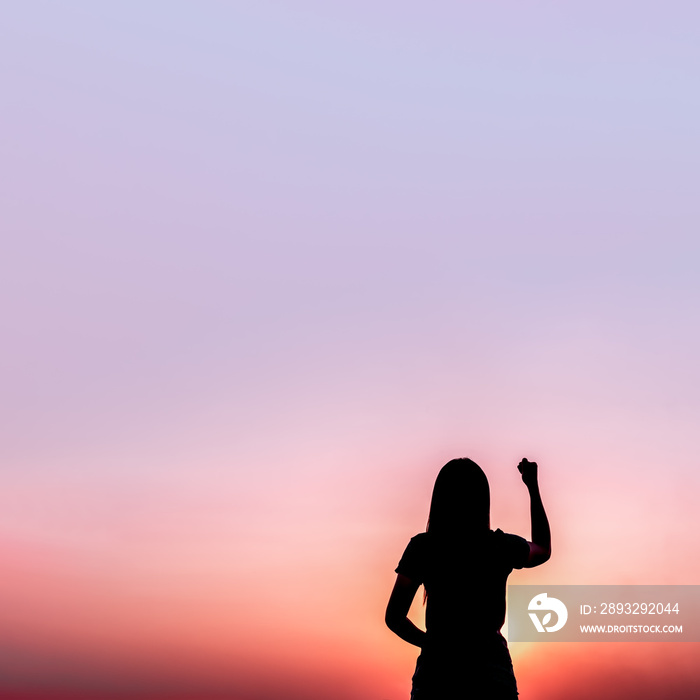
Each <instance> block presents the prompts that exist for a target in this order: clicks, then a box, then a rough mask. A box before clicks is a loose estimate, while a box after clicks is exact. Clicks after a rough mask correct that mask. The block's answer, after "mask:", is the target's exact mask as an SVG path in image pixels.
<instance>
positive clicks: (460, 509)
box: [426, 457, 491, 540]
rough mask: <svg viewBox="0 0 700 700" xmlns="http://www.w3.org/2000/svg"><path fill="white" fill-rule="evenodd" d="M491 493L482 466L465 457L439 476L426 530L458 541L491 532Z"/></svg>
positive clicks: (443, 469) (447, 467)
mask: <svg viewBox="0 0 700 700" xmlns="http://www.w3.org/2000/svg"><path fill="white" fill-rule="evenodd" d="M490 509H491V493H490V491H489V482H488V479H487V478H486V474H484V472H483V470H482V469H481V467H480V466H479V465H478V464H477V463H476V462H473V461H472V460H471V459H467V458H466V457H462V458H460V459H453V460H451V461H449V462H448V463H447V464H446V465H445V466H444V467H443V468H442V469H441V470H440V473H439V474H438V475H437V479H436V480H435V487H434V488H433V497H432V499H431V501H430V514H429V516H428V526H427V527H426V531H427V532H429V533H430V534H431V535H434V536H436V537H437V538H439V539H441V540H459V539H462V538H466V537H469V536H472V537H473V536H475V535H476V536H478V535H482V534H484V533H486V532H488V530H489V528H490V526H491V519H490V515H489V513H490Z"/></svg>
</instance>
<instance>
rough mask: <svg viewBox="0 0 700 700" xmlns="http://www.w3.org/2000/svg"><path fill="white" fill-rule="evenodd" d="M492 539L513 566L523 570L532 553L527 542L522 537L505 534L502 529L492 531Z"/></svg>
mask: <svg viewBox="0 0 700 700" xmlns="http://www.w3.org/2000/svg"><path fill="white" fill-rule="evenodd" d="M491 537H492V540H493V542H494V544H495V545H496V547H497V548H498V549H499V550H501V551H502V552H503V553H504V554H505V555H506V557H507V559H508V560H509V561H510V562H511V564H512V566H513V567H514V568H516V569H521V568H522V567H523V562H524V561H526V560H527V556H528V554H529V552H530V545H529V544H528V543H527V540H526V539H525V538H524V537H520V535H513V534H511V533H509V532H503V530H501V529H500V528H499V529H496V530H491Z"/></svg>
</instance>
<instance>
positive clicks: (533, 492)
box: [386, 459, 551, 700]
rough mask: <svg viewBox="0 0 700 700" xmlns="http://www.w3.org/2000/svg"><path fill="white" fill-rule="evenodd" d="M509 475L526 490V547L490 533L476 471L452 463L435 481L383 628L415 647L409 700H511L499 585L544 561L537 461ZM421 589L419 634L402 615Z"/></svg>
mask: <svg viewBox="0 0 700 700" xmlns="http://www.w3.org/2000/svg"><path fill="white" fill-rule="evenodd" d="M518 470H519V471H520V473H521V475H522V479H523V482H524V483H525V485H526V486H527V488H528V491H529V492H530V517H531V523H532V542H528V541H526V540H524V539H523V538H522V537H518V536H517V535H508V534H506V533H504V532H502V531H501V530H495V531H494V530H491V529H490V527H491V526H490V516H489V510H490V494H489V482H488V480H487V479H486V475H485V474H484V472H483V471H482V470H481V467H479V465H478V464H476V463H475V462H472V460H470V459H453V460H452V461H451V462H448V463H447V464H446V465H445V466H444V467H443V468H442V469H441V470H440V473H439V474H438V477H437V479H436V481H435V488H434V489H433V498H432V501H431V503H430V515H429V517H428V527H427V528H426V532H422V533H420V534H419V535H416V536H415V537H413V538H412V539H411V541H410V542H409V544H408V547H406V551H405V552H404V554H403V556H402V557H401V561H400V562H399V565H398V567H397V568H396V573H397V576H396V583H395V584H394V589H393V591H392V592H391V597H390V598H389V605H388V606H387V609H386V624H387V625H388V626H389V629H391V630H392V631H393V632H395V633H396V634H397V635H398V636H399V637H401V639H403V640H405V641H407V642H409V643H410V644H415V646H417V647H420V649H421V653H420V656H419V657H418V662H417V664H416V671H415V673H414V674H413V688H412V692H411V700H448V699H449V700H459V699H461V698H464V700H467V699H469V700H472V699H473V700H487V699H488V700H517V697H518V690H517V686H516V683H515V676H514V675H513V665H512V663H511V660H510V654H509V653H508V646H507V644H506V640H505V639H504V638H503V636H502V635H501V632H500V630H501V627H502V626H503V622H504V619H505V614H506V600H505V592H506V579H507V578H508V575H509V574H510V572H511V571H512V570H513V569H522V568H523V567H526V568H530V567H533V566H538V565H539V564H543V563H544V562H546V561H547V560H548V559H549V557H550V554H551V536H550V531H549V523H548V521H547V516H546V514H545V512H544V507H543V505H542V499H541V498H540V491H539V486H538V483H537V463H536V462H529V461H528V460H527V459H523V460H522V461H521V462H520V464H518ZM421 584H423V585H424V587H425V594H426V597H427V607H426V611H425V630H426V631H425V632H424V631H423V630H421V629H419V628H418V627H416V626H415V625H414V624H413V623H412V622H411V621H410V620H409V619H408V617H407V615H408V611H409V608H410V607H411V603H412V601H413V598H414V596H415V594H416V591H417V590H418V587H419V586H420V585H421Z"/></svg>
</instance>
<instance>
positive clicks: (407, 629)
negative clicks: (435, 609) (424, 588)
mask: <svg viewBox="0 0 700 700" xmlns="http://www.w3.org/2000/svg"><path fill="white" fill-rule="evenodd" d="M419 585H420V584H418V583H414V582H413V581H411V579H410V578H408V577H407V576H404V575H403V574H397V575H396V583H395V584H394V589H393V590H392V591H391V596H389V604H388V605H387V606H386V615H385V616H384V620H385V621H386V624H387V627H388V628H389V629H390V630H391V631H392V632H394V634H397V635H398V636H399V637H401V639H403V640H404V642H408V643H409V644H413V645H415V646H417V647H422V646H423V645H424V644H425V632H424V631H423V630H421V629H419V628H418V627H416V626H415V625H414V624H413V623H412V622H411V621H410V620H409V619H408V611H409V609H410V607H411V603H412V602H413V598H414V596H415V595H416V591H417V590H418V586H419Z"/></svg>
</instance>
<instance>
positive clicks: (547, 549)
mask: <svg viewBox="0 0 700 700" xmlns="http://www.w3.org/2000/svg"><path fill="white" fill-rule="evenodd" d="M527 490H528V491H529V492H530V527H531V534H530V537H531V538H532V542H530V556H529V557H528V559H527V563H526V564H525V567H526V568H528V569H529V568H532V567H533V566H539V565H540V564H544V563H545V562H546V561H547V560H548V559H549V557H551V556H552V533H551V532H550V529H549V520H547V514H546V513H545V512H544V505H543V504H542V496H541V495H540V487H539V484H538V483H537V480H535V481H534V483H530V484H528V486H527Z"/></svg>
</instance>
